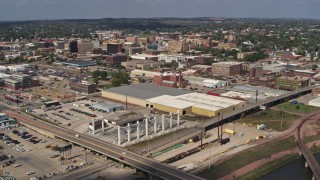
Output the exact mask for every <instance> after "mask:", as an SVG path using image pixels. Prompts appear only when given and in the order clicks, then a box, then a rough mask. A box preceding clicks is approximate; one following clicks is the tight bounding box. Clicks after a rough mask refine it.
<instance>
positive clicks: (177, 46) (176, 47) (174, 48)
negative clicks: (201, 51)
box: [168, 40, 189, 54]
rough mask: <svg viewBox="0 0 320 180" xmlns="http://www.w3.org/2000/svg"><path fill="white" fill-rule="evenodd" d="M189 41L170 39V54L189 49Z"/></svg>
mask: <svg viewBox="0 0 320 180" xmlns="http://www.w3.org/2000/svg"><path fill="white" fill-rule="evenodd" d="M188 45H189V44H188V43H187V42H183V41H175V40H171V41H168V52H169V54H177V53H181V52H185V51H188V50H189V49H188Z"/></svg>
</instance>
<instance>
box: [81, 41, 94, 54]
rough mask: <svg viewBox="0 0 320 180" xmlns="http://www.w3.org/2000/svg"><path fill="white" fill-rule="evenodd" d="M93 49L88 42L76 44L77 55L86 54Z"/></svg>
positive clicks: (91, 44)
mask: <svg viewBox="0 0 320 180" xmlns="http://www.w3.org/2000/svg"><path fill="white" fill-rule="evenodd" d="M92 49H93V43H90V42H82V43H78V53H79V54H86V53H87V52H89V51H90V50H92Z"/></svg>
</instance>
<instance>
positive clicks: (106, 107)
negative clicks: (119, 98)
mask: <svg viewBox="0 0 320 180" xmlns="http://www.w3.org/2000/svg"><path fill="white" fill-rule="evenodd" d="M91 107H93V108H95V109H101V110H104V111H108V110H110V109H113V108H120V107H122V105H121V104H118V103H113V102H106V101H104V102H100V103H96V104H94V105H92V106H91Z"/></svg>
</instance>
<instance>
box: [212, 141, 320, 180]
mask: <svg viewBox="0 0 320 180" xmlns="http://www.w3.org/2000/svg"><path fill="white" fill-rule="evenodd" d="M307 146H308V147H309V148H311V149H314V150H313V152H314V153H315V152H320V148H319V146H320V140H317V141H313V142H310V143H308V144H307ZM298 153H299V149H298V148H297V147H296V148H293V149H291V150H285V151H281V152H278V153H275V154H273V155H271V156H270V157H265V158H262V159H260V160H258V161H255V162H253V163H250V164H247V165H245V166H243V167H242V168H239V169H237V170H235V171H233V172H232V173H230V174H228V175H225V176H223V177H221V178H219V177H218V178H219V179H220V180H231V179H235V178H236V179H257V178H259V177H261V176H263V175H265V174H267V173H269V172H272V171H273V170H275V169H277V168H279V167H281V166H283V165H285V164H287V163H289V162H291V161H293V160H295V159H296V158H298V157H299V156H298Z"/></svg>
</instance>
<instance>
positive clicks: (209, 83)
mask: <svg viewBox="0 0 320 180" xmlns="http://www.w3.org/2000/svg"><path fill="white" fill-rule="evenodd" d="M183 79H184V80H186V81H188V84H190V85H197V86H202V87H208V88H217V87H225V86H227V85H228V82H227V81H220V80H215V79H206V78H202V77H196V76H183Z"/></svg>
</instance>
